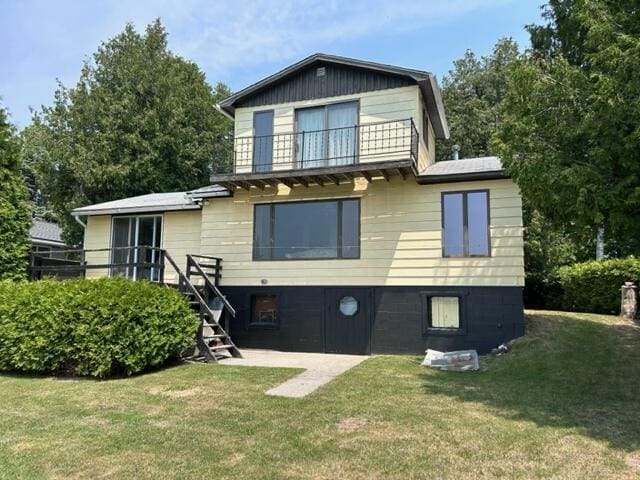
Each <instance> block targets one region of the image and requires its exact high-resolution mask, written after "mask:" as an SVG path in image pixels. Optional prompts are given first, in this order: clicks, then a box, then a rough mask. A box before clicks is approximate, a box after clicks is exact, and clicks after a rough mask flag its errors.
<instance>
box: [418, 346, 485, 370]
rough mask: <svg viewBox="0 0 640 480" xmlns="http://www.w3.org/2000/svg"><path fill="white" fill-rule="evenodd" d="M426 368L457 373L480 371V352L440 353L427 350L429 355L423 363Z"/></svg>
mask: <svg viewBox="0 0 640 480" xmlns="http://www.w3.org/2000/svg"><path fill="white" fill-rule="evenodd" d="M422 365H423V366H425V367H431V368H437V369H439V370H449V371H455V372H466V371H470V370H478V369H479V368H480V362H479V361H478V352H476V351H475V350H457V351H454V352H439V351H437V350H431V349H429V350H427V354H426V355H425V357H424V360H423V361H422Z"/></svg>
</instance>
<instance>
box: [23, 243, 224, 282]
mask: <svg viewBox="0 0 640 480" xmlns="http://www.w3.org/2000/svg"><path fill="white" fill-rule="evenodd" d="M61 253H64V254H66V255H67V258H75V259H77V260H59V259H51V258H47V257H44V256H39V255H38V254H37V253H32V254H31V258H30V262H29V263H30V265H29V276H30V278H31V279H32V280H39V279H42V278H45V277H57V278H60V279H67V278H85V277H86V276H87V272H88V271H91V270H97V271H101V270H102V271H104V276H111V277H115V276H121V277H126V278H130V279H132V280H149V281H152V282H158V283H163V284H164V283H168V282H167V281H166V279H165V277H166V276H167V275H166V274H167V270H169V276H170V277H171V278H174V277H175V278H177V274H178V273H179V269H178V268H177V266H176V265H175V263H174V262H172V261H168V260H167V259H168V257H169V255H168V254H167V252H166V250H164V249H163V248H158V247H150V246H145V245H142V246H136V247H115V248H94V249H85V250H83V249H71V250H62V251H61ZM198 257H199V258H200V259H202V262H201V265H203V268H204V269H205V270H206V273H207V274H208V275H210V276H211V278H213V279H214V282H215V284H216V285H218V284H219V282H220V278H221V276H222V275H221V270H222V265H221V263H222V259H220V258H217V257H205V256H198ZM173 270H175V272H172V271H173Z"/></svg>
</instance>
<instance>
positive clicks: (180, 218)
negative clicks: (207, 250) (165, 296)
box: [85, 210, 200, 281]
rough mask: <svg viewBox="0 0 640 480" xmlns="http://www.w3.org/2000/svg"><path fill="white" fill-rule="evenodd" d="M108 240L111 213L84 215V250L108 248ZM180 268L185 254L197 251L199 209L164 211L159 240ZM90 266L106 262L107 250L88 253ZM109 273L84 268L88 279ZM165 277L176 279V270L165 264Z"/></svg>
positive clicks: (198, 244) (103, 270) (109, 240)
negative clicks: (160, 239) (85, 223)
mask: <svg viewBox="0 0 640 480" xmlns="http://www.w3.org/2000/svg"><path fill="white" fill-rule="evenodd" d="M110 243H111V216H110V215H100V216H91V217H88V218H87V228H86V229H85V249H86V250H92V249H102V248H109V246H110ZM160 246H161V247H162V248H165V249H166V250H167V251H168V252H169V254H170V255H171V257H172V258H173V259H174V260H175V261H176V263H177V264H178V266H179V267H180V268H181V269H184V267H185V264H186V255H187V253H196V254H197V253H200V210H186V211H176V212H166V213H164V214H163V218H162V243H161V245H160ZM86 259H87V263H88V264H89V265H92V264H93V265H100V264H105V263H108V262H109V260H110V258H109V252H107V251H104V252H88V253H87V255H86ZM108 275H109V272H108V270H107V269H87V278H99V277H106V276H108ZM165 279H166V280H168V281H173V280H175V272H174V271H173V269H171V267H168V268H167V270H166V272H165Z"/></svg>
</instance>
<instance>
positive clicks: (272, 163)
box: [211, 119, 418, 190]
mask: <svg viewBox="0 0 640 480" xmlns="http://www.w3.org/2000/svg"><path fill="white" fill-rule="evenodd" d="M417 161H418V131H417V129H416V127H415V124H414V123H413V120H412V119H407V120H394V121H387V122H377V123H368V124H364V125H356V126H353V127H341V128H330V129H324V130H313V131H303V132H296V133H281V134H275V135H266V136H253V137H245V136H239V137H236V138H235V140H234V171H233V173H232V174H225V175H213V176H212V177H211V181H212V182H213V183H217V184H220V185H222V186H225V187H227V188H229V189H235V188H236V187H239V188H243V189H245V190H250V188H251V187H252V186H254V187H258V188H261V189H264V188H265V187H267V186H269V185H271V186H277V185H278V183H284V184H285V185H287V186H289V187H290V188H294V187H295V186H299V185H301V186H304V187H308V186H309V185H310V184H317V185H321V186H324V184H325V183H335V184H336V185H337V184H339V183H340V182H341V181H352V180H353V178H354V177H364V178H366V179H367V180H368V181H371V179H372V177H384V178H385V179H386V180H389V179H390V178H391V177H392V176H397V175H399V176H401V177H402V178H406V176H407V175H410V174H412V173H415V171H416V168H417Z"/></svg>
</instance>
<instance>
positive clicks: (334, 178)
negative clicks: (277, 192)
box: [211, 159, 416, 191]
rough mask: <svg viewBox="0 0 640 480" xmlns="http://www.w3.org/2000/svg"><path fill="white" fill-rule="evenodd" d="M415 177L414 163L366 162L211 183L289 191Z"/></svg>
mask: <svg viewBox="0 0 640 480" xmlns="http://www.w3.org/2000/svg"><path fill="white" fill-rule="evenodd" d="M415 174H416V172H415V162H414V160H413V159H406V160H391V161H382V162H364V163H356V164H353V165H341V166H335V167H321V168H304V169H296V170H275V171H269V172H247V173H232V174H223V175H212V176H211V183H216V184H218V185H221V186H223V187H225V188H227V189H229V190H231V191H233V190H235V189H236V188H242V189H244V190H250V189H251V187H257V188H259V189H261V190H264V189H265V188H266V187H269V186H272V187H277V186H278V184H279V183H282V184H284V185H286V186H288V187H289V188H295V187H300V186H302V187H308V186H309V185H320V186H324V185H325V184H331V183H333V184H335V185H339V184H340V183H341V182H345V181H348V182H351V181H353V179H354V178H355V177H363V178H365V179H366V180H367V181H369V182H370V181H371V180H372V178H373V177H383V178H384V179H385V180H387V181H389V180H390V179H391V177H394V176H400V177H402V178H403V179H404V178H408V177H410V176H415Z"/></svg>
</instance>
